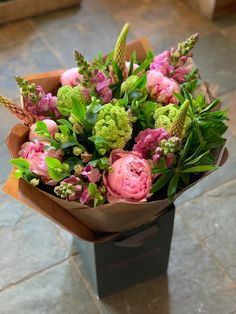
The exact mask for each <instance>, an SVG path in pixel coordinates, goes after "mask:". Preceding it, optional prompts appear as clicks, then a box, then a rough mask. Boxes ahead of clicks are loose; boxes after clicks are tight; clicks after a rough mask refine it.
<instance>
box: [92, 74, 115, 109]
mask: <svg viewBox="0 0 236 314" xmlns="http://www.w3.org/2000/svg"><path fill="white" fill-rule="evenodd" d="M92 83H93V84H95V88H96V91H97V93H98V95H99V97H100V98H101V99H102V101H103V103H104V104H107V103H109V102H110V101H111V99H112V91H111V89H110V88H109V86H110V85H111V83H112V81H111V79H110V78H107V77H106V75H105V74H104V73H103V72H102V71H100V70H95V71H94V72H93V78H92Z"/></svg>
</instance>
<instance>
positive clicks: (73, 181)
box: [62, 175, 81, 185]
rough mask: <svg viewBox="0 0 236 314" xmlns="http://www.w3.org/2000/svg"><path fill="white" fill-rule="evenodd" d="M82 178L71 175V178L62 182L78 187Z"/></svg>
mask: <svg viewBox="0 0 236 314" xmlns="http://www.w3.org/2000/svg"><path fill="white" fill-rule="evenodd" d="M80 181H81V180H80V178H78V177H76V176H74V175H71V176H70V177H68V178H66V179H64V180H63V181H62V182H66V183H70V184H72V185H76V184H78V183H79V182H80Z"/></svg>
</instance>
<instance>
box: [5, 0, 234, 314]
mask: <svg viewBox="0 0 236 314" xmlns="http://www.w3.org/2000/svg"><path fill="white" fill-rule="evenodd" d="M126 21H129V22H130V23H131V24H132V29H131V33H130V37H129V39H133V38H136V37H138V36H147V37H148V38H149V39H150V41H151V43H152V46H153V48H154V50H155V51H156V52H160V51H162V50H163V49H165V48H169V47H170V46H172V45H174V44H176V43H177V42H178V41H179V40H183V39H184V38H185V37H186V36H188V35H190V34H191V33H193V32H196V31H198V32H200V35H201V40H200V42H199V44H198V45H197V47H196V49H195V50H194V55H195V61H196V63H197V64H198V65H199V68H200V71H201V74H202V77H203V78H204V79H205V80H209V81H210V82H213V83H216V84H219V85H220V87H219V94H220V95H221V96H222V99H223V103H224V106H225V107H226V108H229V112H230V116H231V117H232V120H231V122H230V123H229V125H230V129H229V131H228V133H227V137H228V139H229V140H228V148H229V151H230V157H229V160H228V162H227V163H226V164H225V165H224V166H223V167H222V168H221V169H220V170H218V171H216V172H215V173H214V174H212V175H211V176H210V177H208V178H207V179H205V181H202V182H201V183H199V184H198V185H196V186H195V187H193V188H192V189H191V190H189V191H188V192H187V193H186V194H184V195H183V196H182V197H181V198H180V199H178V200H177V202H176V204H177V214H176V219H175V226H174V235H173V242H172V248H171V255H170V263H169V271H168V275H165V276H161V277H159V278H155V279H152V280H149V281H147V282H144V283H141V284H138V285H136V286H134V287H132V288H129V289H126V290H124V291H122V292H120V293H116V294H114V295H112V296H111V297H108V298H105V299H104V300H102V301H98V300H97V299H96V297H95V295H94V292H93V289H92V287H91V285H90V283H89V281H88V279H87V277H86V274H85V273H84V270H83V267H82V265H81V259H80V254H79V253H78V252H77V250H76V248H75V246H74V244H73V238H72V236H71V235H70V234H69V233H67V232H65V231H63V230H62V229H61V228H59V227H57V226H56V225H55V224H53V223H52V222H50V221H49V220H47V219H46V218H44V217H42V216H41V215H39V214H37V213H35V212H33V211H32V210H31V209H30V208H27V207H25V206H23V205H21V204H19V203H17V202H16V201H15V200H14V199H12V198H11V197H9V196H7V195H5V194H3V193H2V192H0V193H1V194H0V195H1V200H0V202H1V203H0V255H1V258H0V313H1V314H13V313H18V314H43V313H47V314H48V313H53V314H54V313H60V314H76V313H83V314H87V313H88V314H95V313H102V314H103V313H122V314H123V313H135V314H139V313H140V314H142V313H160V314H169V313H171V314H177V313H178V314H187V313H189V314H193V313H211V314H231V313H232V314H233V313H236V228H235V226H236V211H235V210H236V206H235V204H236V138H235V137H234V135H233V134H235V135H236V129H235V125H236V119H235V116H236V110H235V106H236V105H235V102H236V101H235V99H236V62H235V58H236V14H233V15H231V16H228V17H226V18H222V19H220V20H218V21H215V22H211V21H208V20H207V19H206V18H204V17H202V16H201V15H199V14H198V13H197V12H195V11H193V10H191V9H190V8H189V7H188V6H187V4H186V3H185V2H182V1H175V0H172V1H171V0H156V1H155V0H153V1H151V0H132V1H131V0H130V1H125V0H120V1H109V0H84V1H83V3H82V6H81V8H80V10H77V9H70V10H65V11H64V12H59V13H54V14H50V15H46V16H43V17H38V18H34V19H27V20H24V21H21V22H17V23H12V24H9V25H6V26H3V27H1V28H0V38H1V39H0V73H1V74H0V94H4V95H6V96H8V97H10V98H11V99H13V100H16V101H18V98H19V96H18V90H17V87H16V84H15V82H14V79H13V76H14V75H23V74H26V73H35V72H42V71H47V70H53V69H58V68H67V67H70V66H72V65H73V64H74V62H73V51H74V49H75V48H79V49H80V50H81V52H82V53H83V54H85V56H86V57H87V58H88V59H91V58H92V57H93V56H94V55H95V54H96V52H97V50H100V51H101V52H108V51H109V50H111V49H112V47H113V45H114V42H115V39H116V36H117V34H118V32H119V30H120V28H121V26H122V24H123V23H124V22H126ZM0 114H1V117H2V123H1V124H0V134H1V136H0V156H1V158H0V168H1V175H0V187H2V185H3V182H4V181H5V179H6V178H7V175H8V172H9V170H10V166H9V165H8V164H7V160H8V158H9V156H8V152H7V150H6V147H5V145H4V139H5V136H6V134H7V133H8V131H9V129H10V127H11V126H12V125H13V124H15V122H16V120H15V119H14V118H13V117H12V116H11V115H10V114H9V113H8V112H7V111H6V110H4V109H3V108H0Z"/></svg>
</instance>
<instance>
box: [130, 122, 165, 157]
mask: <svg viewBox="0 0 236 314" xmlns="http://www.w3.org/2000/svg"><path fill="white" fill-rule="evenodd" d="M168 137H169V135H168V133H167V132H166V130H165V129H164V128H159V129H146V130H144V131H141V132H139V134H138V136H137V137H136V138H135V142H136V144H135V145H134V147H133V151H136V152H138V153H140V154H141V155H142V157H143V158H148V157H149V155H150V154H151V155H152V154H153V153H154V152H155V150H156V148H157V146H158V144H159V143H160V141H162V140H164V139H167V138H168Z"/></svg>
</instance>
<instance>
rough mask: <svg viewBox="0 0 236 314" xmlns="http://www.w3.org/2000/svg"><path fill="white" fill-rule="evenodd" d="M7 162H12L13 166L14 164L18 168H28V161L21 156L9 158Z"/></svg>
mask: <svg viewBox="0 0 236 314" xmlns="http://www.w3.org/2000/svg"><path fill="white" fill-rule="evenodd" d="M9 163H10V164H12V165H13V166H16V167H17V168H19V169H21V170H29V169H30V163H29V162H28V160H26V159H24V158H21V157H20V158H15V159H11V160H9Z"/></svg>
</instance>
